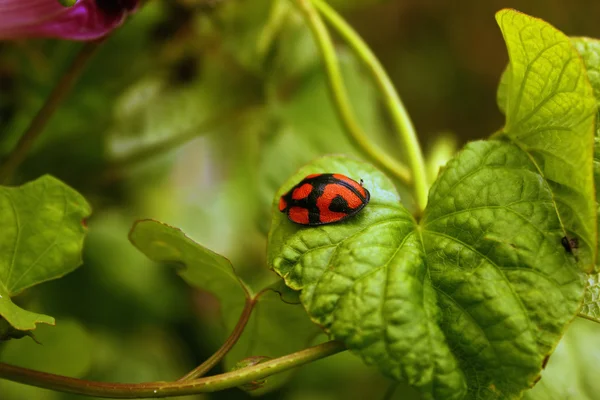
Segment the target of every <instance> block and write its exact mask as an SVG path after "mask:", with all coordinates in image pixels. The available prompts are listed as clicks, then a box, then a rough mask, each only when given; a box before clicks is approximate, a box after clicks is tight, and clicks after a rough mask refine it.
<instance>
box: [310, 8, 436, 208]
mask: <svg viewBox="0 0 600 400" xmlns="http://www.w3.org/2000/svg"><path fill="white" fill-rule="evenodd" d="M299 1H300V0H299ZM307 1H309V0H304V2H307ZM310 1H312V3H313V4H314V6H315V7H316V8H317V10H318V11H319V12H320V13H321V15H322V16H323V18H325V20H326V21H327V22H328V23H329V24H331V26H332V27H333V28H334V29H335V30H336V31H337V32H338V33H339V34H340V35H341V37H342V38H343V39H344V40H345V41H346V43H347V44H348V45H349V46H350V47H351V48H352V49H353V50H354V51H355V53H356V55H357V56H358V58H360V59H361V60H362V61H363V62H364V63H365V65H366V66H367V68H368V69H369V70H370V71H371V74H372V75H373V77H374V78H375V82H376V83H377V86H378V87H379V90H380V91H381V93H382V95H383V99H384V102H385V105H386V107H387V109H388V110H389V112H390V114H391V117H392V121H393V123H394V125H395V127H396V129H397V130H398V134H399V136H400V140H401V142H402V144H403V145H404V147H405V149H406V154H407V156H408V160H409V164H410V168H411V170H412V171H411V172H412V176H413V179H414V188H415V197H416V200H417V205H418V207H419V209H420V210H421V211H422V210H424V209H425V206H426V205H427V193H428V190H429V184H428V182H427V174H426V169H425V163H424V160H423V152H422V151H421V147H420V145H419V141H418V139H417V134H416V132H415V128H414V126H413V124H412V122H411V120H410V117H409V115H408V112H407V111H406V109H405V108H404V104H403V103H402V100H401V99H400V96H398V93H397V92H396V89H395V88H394V85H393V84H392V81H391V80H390V78H389V77H388V76H387V74H386V72H385V70H384V69H383V67H382V66H381V64H380V63H379V61H378V60H377V57H375V55H374V54H373V52H372V51H371V50H370V49H369V47H368V46H367V45H366V44H365V42H364V41H363V40H362V39H361V38H360V36H358V34H357V33H356V32H355V31H354V30H353V29H352V27H351V26H350V25H348V24H347V23H346V21H344V20H343V19H342V18H341V17H340V16H339V15H338V14H337V13H336V12H335V10H333V9H332V8H331V7H330V6H329V5H328V4H327V3H326V2H325V1H323V0H310Z"/></svg>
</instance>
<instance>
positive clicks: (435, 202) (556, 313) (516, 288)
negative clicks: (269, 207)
mask: <svg viewBox="0 0 600 400" xmlns="http://www.w3.org/2000/svg"><path fill="white" fill-rule="evenodd" d="M497 17H498V21H499V24H500V26H501V28H502V30H503V33H504V35H505V38H506V42H507V46H508V48H509V54H510V57H511V65H510V68H509V69H508V71H509V72H508V73H507V74H505V79H504V80H503V81H504V84H503V85H502V86H501V90H500V91H499V99H500V101H501V108H503V109H504V110H505V111H506V115H507V122H506V126H505V128H504V129H503V132H502V134H501V135H500V136H499V138H501V139H504V140H502V141H491V142H475V143H471V144H469V145H467V146H466V147H465V149H464V150H463V151H462V152H461V153H460V154H459V156H457V157H456V158H455V159H454V160H452V161H451V162H450V163H449V164H448V165H447V166H446V167H445V169H444V171H443V172H442V173H441V175H440V177H439V178H438V180H437V181H436V183H435V184H434V186H433V187H432V189H431V193H430V196H429V204H428V206H427V209H426V210H425V214H424V216H423V218H422V220H421V221H419V222H417V221H416V220H414V219H413V217H412V216H411V215H410V214H409V213H408V212H407V211H406V209H404V208H403V207H402V206H401V205H400V203H399V198H398V196H397V194H396V191H395V189H394V188H393V185H392V184H391V183H390V182H389V181H387V179H386V178H385V177H384V176H383V175H381V173H379V172H377V171H375V170H373V169H372V168H371V167H369V166H366V165H364V164H361V163H358V162H356V161H352V160H350V159H344V158H335V157H331V158H324V159H320V160H317V161H315V162H313V163H311V164H309V165H308V166H306V167H304V168H302V169H301V170H300V171H299V172H298V173H296V174H294V176H293V177H292V178H290V180H288V182H287V183H286V184H285V185H284V186H283V187H282V188H281V189H280V190H279V192H278V194H277V195H278V196H279V195H281V194H283V193H284V192H286V191H287V190H289V188H290V187H291V186H293V185H294V184H295V182H297V181H299V180H300V179H302V177H304V176H305V175H308V174H310V173H318V172H331V171H336V172H340V173H344V174H346V175H348V176H351V177H352V176H354V177H357V178H360V179H363V180H364V181H365V186H366V187H367V188H368V189H369V190H370V191H371V199H372V200H371V203H370V204H369V205H368V206H367V208H366V209H365V210H364V211H363V212H361V214H359V215H358V216H357V217H356V218H355V219H354V220H352V221H349V222H348V223H342V224H339V225H337V226H335V225H334V226H324V227H320V228H317V229H304V228H298V227H296V226H293V225H292V224H290V223H289V222H287V221H286V220H285V219H284V218H283V217H282V216H281V215H278V213H277V212H276V211H277V204H276V202H275V204H274V205H273V210H274V213H275V216H274V219H273V224H272V229H271V233H270V237H269V263H270V265H272V266H273V268H274V269H275V270H276V271H277V272H278V273H279V274H280V275H282V276H283V277H284V279H285V280H286V283H287V284H288V285H290V286H291V287H292V288H294V289H297V290H302V293H301V301H302V304H303V305H304V306H305V308H306V310H307V311H308V313H309V314H310V316H311V318H312V319H313V320H314V321H315V322H317V323H319V324H321V325H323V326H324V327H325V328H326V329H327V330H328V331H329V332H330V333H331V334H332V335H333V336H334V337H335V338H337V339H339V340H343V341H344V342H345V343H346V344H347V345H348V346H349V347H350V348H351V349H353V350H354V351H356V352H357V353H358V354H359V355H361V357H362V358H363V359H364V360H365V361H366V362H367V363H375V364H377V365H378V366H379V367H380V368H381V369H382V370H383V371H384V372H385V373H386V374H388V375H390V376H392V377H394V378H396V379H402V380H407V381H408V382H409V383H411V384H412V385H414V386H416V387H418V388H419V389H420V390H421V391H422V392H423V394H424V396H425V397H426V398H448V399H452V398H456V399H460V398H464V397H465V396H466V397H468V398H506V397H515V396H519V395H520V394H521V393H522V392H523V391H524V390H525V389H527V388H528V387H531V386H533V384H534V383H535V381H536V379H537V378H538V376H539V372H540V370H541V367H542V363H543V359H544V357H545V356H546V355H548V354H550V353H551V352H552V350H553V348H554V347H555V346H556V343H557V342H558V340H559V339H560V337H561V335H562V332H563V331H564V329H565V327H566V325H567V323H568V322H569V321H570V320H571V318H572V317H573V315H574V314H575V313H576V312H577V310H578V308H579V304H580V301H581V298H582V296H583V288H584V281H583V276H582V274H581V273H579V272H578V269H585V270H589V269H591V266H592V265H593V260H595V253H596V244H595V241H596V213H595V209H594V207H593V203H591V202H590V198H591V197H592V191H593V181H592V176H591V159H592V157H591V153H590V151H591V150H590V149H591V146H590V143H591V140H592V137H593V126H594V119H593V116H594V115H595V113H596V105H595V101H594V98H593V95H592V89H591V86H590V85H589V82H588V80H587V79H585V68H584V66H583V63H582V62H581V59H580V58H579V56H578V54H577V52H576V50H575V49H574V48H573V47H572V45H571V42H570V40H569V39H568V38H567V37H566V36H564V35H563V34H562V33H560V32H559V31H557V30H555V29H554V28H552V27H551V26H550V25H548V24H546V23H544V22H542V21H539V20H536V19H534V18H531V17H528V16H525V15H523V14H520V13H517V12H514V11H510V10H505V11H501V12H500V13H498V16H497ZM540 83H543V84H540ZM587 153H590V154H589V157H586V154H587ZM565 155H566V156H565ZM588 164H590V165H588ZM588 167H589V168H588ZM565 236H567V237H568V238H571V237H577V238H578V239H579V241H580V242H581V243H582V245H581V246H580V248H578V249H574V250H573V252H574V253H576V254H572V253H571V252H569V251H566V250H565V249H564V248H563V246H562V245H561V240H562V238H563V237H565Z"/></svg>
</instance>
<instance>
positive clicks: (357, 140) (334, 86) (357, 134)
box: [295, 0, 412, 184]
mask: <svg viewBox="0 0 600 400" xmlns="http://www.w3.org/2000/svg"><path fill="white" fill-rule="evenodd" d="M295 3H296V4H297V5H298V8H299V9H300V11H301V13H302V15H303V16H304V19H305V20H306V23H307V24H308V26H309V28H310V30H311V32H312V34H313V36H314V38H315V41H316V42H317V45H318V47H319V50H320V52H321V57H322V59H323V64H324V66H325V71H326V72H327V77H328V83H329V88H330V92H331V95H332V97H333V101H334V104H335V106H336V110H337V112H338V114H339V116H340V119H341V121H342V123H343V124H344V127H345V128H346V132H347V133H348V134H349V137H350V139H351V140H352V142H353V143H354V144H355V145H356V146H357V148H358V149H359V150H361V151H362V152H363V153H365V155H367V156H368V157H369V158H370V159H371V160H373V162H374V163H376V164H377V165H378V166H379V167H381V168H383V169H385V170H387V171H388V172H390V173H391V174H393V175H394V176H395V177H396V178H398V179H399V180H400V181H402V182H404V183H406V184H410V183H411V181H412V176H411V173H410V171H409V169H408V168H407V167H406V166H405V165H403V164H402V163H400V162H399V161H398V160H396V159H395V158H393V157H391V156H390V155H388V154H387V153H385V152H384V151H383V150H381V149H380V148H379V147H378V146H377V145H375V144H374V143H373V142H372V141H371V140H370V139H369V137H368V136H367V135H366V134H365V132H364V131H363V130H362V129H361V128H360V126H359V124H358V121H357V120H356V118H355V117H354V112H353V110H352V106H351V104H350V100H349V99H348V93H347V91H346V87H345V85H344V80H343V78H342V74H341V71H340V67H339V64H338V60H337V55H336V52H335V48H334V45H333V41H332V40H331V37H330V36H329V32H328V31H327V28H326V27H325V24H324V23H323V21H322V20H321V17H320V16H319V14H318V13H317V11H316V10H315V9H314V7H313V6H312V4H311V3H310V1H308V0H295Z"/></svg>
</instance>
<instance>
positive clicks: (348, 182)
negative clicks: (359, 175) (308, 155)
mask: <svg viewBox="0 0 600 400" xmlns="http://www.w3.org/2000/svg"><path fill="white" fill-rule="evenodd" d="M370 197H371V195H370V193H369V191H368V190H367V189H365V188H364V187H363V186H362V180H361V182H360V183H358V182H356V181H355V180H352V179H350V178H348V177H347V176H345V175H342V174H312V175H308V176H306V177H305V178H304V179H302V180H301V181H300V183H298V184H297V185H296V186H294V187H293V188H292V189H291V190H290V191H289V192H287V193H286V194H284V195H283V196H281V198H280V199H279V211H281V212H283V213H285V214H287V216H288V218H289V220H290V221H292V222H295V223H297V224H300V225H309V226H316V225H325V224H331V223H334V222H339V221H343V220H345V219H346V218H349V217H351V216H353V215H355V214H356V213H358V212H359V211H360V210H362V209H363V207H364V206H366V205H367V203H368V202H369V199H370Z"/></svg>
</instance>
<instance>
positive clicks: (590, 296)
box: [579, 274, 600, 322]
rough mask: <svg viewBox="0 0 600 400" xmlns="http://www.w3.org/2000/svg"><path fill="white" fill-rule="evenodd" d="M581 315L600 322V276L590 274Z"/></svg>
mask: <svg viewBox="0 0 600 400" xmlns="http://www.w3.org/2000/svg"><path fill="white" fill-rule="evenodd" d="M579 315H581V316H583V317H585V318H587V319H591V320H593V321H596V322H600V274H589V275H588V284H587V286H586V288H585V297H584V298H583V306H582V307H581V311H579Z"/></svg>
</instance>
